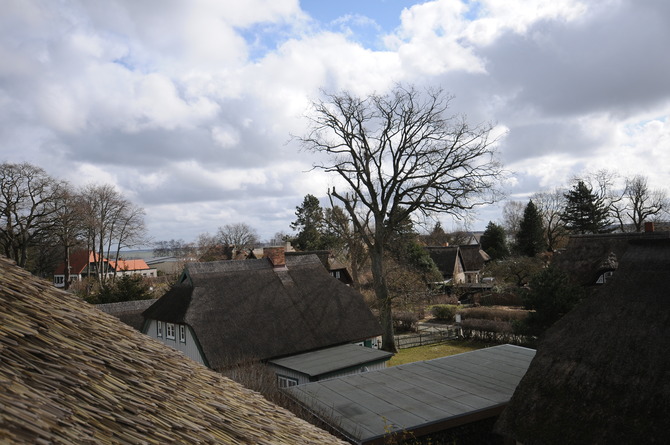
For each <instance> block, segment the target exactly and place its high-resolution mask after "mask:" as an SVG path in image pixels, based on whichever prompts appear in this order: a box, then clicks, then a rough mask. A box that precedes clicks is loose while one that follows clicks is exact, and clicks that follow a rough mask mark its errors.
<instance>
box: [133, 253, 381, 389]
mask: <svg viewBox="0 0 670 445" xmlns="http://www.w3.org/2000/svg"><path fill="white" fill-rule="evenodd" d="M265 252H266V255H267V257H265V258H260V259H252V260H240V261H216V262H210V263H189V264H187V265H186V267H185V269H184V272H183V274H182V276H181V278H180V279H179V283H178V284H177V285H176V286H174V287H173V288H172V289H171V290H169V291H168V292H167V293H166V294H165V295H163V296H162V297H161V298H160V299H158V300H157V301H156V302H155V303H154V304H153V305H152V306H151V307H149V308H148V309H147V310H146V311H145V312H144V313H143V315H144V317H145V319H146V322H145V326H144V329H143V332H145V333H146V334H147V335H149V336H151V337H153V338H155V339H157V340H159V341H161V342H163V343H165V344H167V345H169V346H172V347H174V348H176V349H178V350H180V351H182V352H184V353H185V354H186V355H187V356H189V357H190V358H192V359H193V360H195V361H197V362H199V363H202V364H205V365H206V366H208V367H210V368H212V369H214V370H217V371H225V370H226V369H228V368H230V367H231V366H233V365H235V364H239V363H244V362H246V361H261V362H265V363H267V362H268V361H271V360H276V359H281V358H285V357H289V356H295V355H299V354H304V353H309V352H313V351H319V350H323V349H325V348H331V347H338V346H341V345H347V344H359V345H361V346H368V348H360V350H356V351H352V350H349V352H348V354H350V355H351V354H353V355H355V356H357V358H356V360H360V354H363V355H365V356H367V357H368V360H367V362H369V364H366V361H365V360H363V361H362V362H360V363H356V364H355V366H353V365H352V368H351V372H360V371H361V370H363V369H364V368H365V367H366V366H368V368H370V367H376V366H378V365H379V361H380V355H379V352H380V351H376V348H377V346H378V343H379V341H380V336H381V332H382V330H381V327H380V325H379V322H378V321H377V320H376V318H375V317H374V315H373V314H372V312H371V311H370V309H369V308H368V307H367V305H366V304H365V302H364V300H363V297H362V295H361V294H360V293H359V292H358V291H356V290H355V289H353V288H351V287H349V286H347V285H345V284H344V283H342V282H341V281H339V280H337V279H335V278H334V277H332V276H331V275H330V274H329V273H328V271H327V270H326V269H325V267H323V264H322V263H321V261H320V260H319V259H318V258H317V257H316V256H315V255H296V256H286V255H285V252H284V249H283V248H266V249H265ZM303 359H304V360H306V363H307V361H309V360H310V359H311V357H309V356H303ZM387 359H388V358H386V359H384V360H383V361H384V362H385V361H386V360H387ZM343 360H344V359H343ZM294 365H295V364H294ZM331 365H332V366H331V367H330V368H328V369H323V370H322V371H323V372H322V374H323V375H327V374H331V373H334V372H337V371H338V370H339V369H341V368H340V365H339V364H338V363H333V362H331ZM277 366H282V365H281V363H278V364H277ZM304 366H307V365H306V364H305V365H304ZM302 367H303V365H298V368H297V369H295V371H299V369H301V368H302ZM284 368H285V369H287V367H284ZM311 378H313V379H319V378H320V377H319V376H318V375H317V376H314V375H311ZM277 379H278V380H277V381H278V384H279V385H282V386H291V385H294V384H297V383H298V382H299V381H300V378H299V377H296V376H294V375H292V374H291V373H286V372H285V373H284V374H281V373H278V375H277Z"/></svg>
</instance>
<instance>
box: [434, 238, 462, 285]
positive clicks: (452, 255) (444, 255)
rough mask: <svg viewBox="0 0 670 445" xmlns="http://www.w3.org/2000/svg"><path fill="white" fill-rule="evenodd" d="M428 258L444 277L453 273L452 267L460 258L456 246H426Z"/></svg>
mask: <svg viewBox="0 0 670 445" xmlns="http://www.w3.org/2000/svg"><path fill="white" fill-rule="evenodd" d="M426 249H427V250H428V253H429V254H430V258H431V259H432V260H433V262H434V263H435V265H436V266H437V268H438V270H439V271H440V272H442V275H444V277H445V278H451V277H453V275H454V269H455V267H456V264H457V262H458V261H459V260H462V258H461V255H460V251H459V249H458V246H448V247H426Z"/></svg>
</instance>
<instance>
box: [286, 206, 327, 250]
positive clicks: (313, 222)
mask: <svg viewBox="0 0 670 445" xmlns="http://www.w3.org/2000/svg"><path fill="white" fill-rule="evenodd" d="M295 216H296V217H297V219H296V220H295V221H294V222H292V223H291V228H292V229H293V230H298V234H297V235H296V236H295V237H294V238H293V239H292V240H291V241H292V244H293V247H295V248H296V249H298V250H302V251H309V250H325V249H330V248H331V247H332V246H333V245H334V244H335V243H336V242H337V240H336V239H335V238H334V237H333V236H332V235H331V234H330V233H329V232H328V231H327V230H326V223H325V219H324V215H323V209H322V208H321V204H319V199H318V198H317V197H316V196H314V195H309V194H308V195H306V196H305V199H304V200H303V202H302V205H300V206H298V207H296V211H295Z"/></svg>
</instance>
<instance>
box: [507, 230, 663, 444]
mask: <svg viewBox="0 0 670 445" xmlns="http://www.w3.org/2000/svg"><path fill="white" fill-rule="evenodd" d="M669 277H670V240H668V239H657V240H648V241H642V240H641V241H631V244H630V246H628V248H627V249H626V253H625V254H624V255H623V257H621V259H620V263H619V269H618V270H617V272H616V274H615V275H614V276H613V277H612V279H611V281H609V282H608V283H607V284H605V285H604V286H602V287H601V288H599V289H598V290H597V292H596V293H595V294H594V295H592V296H591V297H589V298H587V299H586V300H585V301H583V302H582V303H581V304H580V305H578V306H577V307H576V308H575V309H573V310H572V311H571V312H569V313H568V314H567V315H566V316H565V317H563V318H562V319H561V320H559V321H558V322H557V323H556V324H555V325H554V326H553V327H552V328H550V330H548V331H547V333H546V337H545V339H544V341H542V342H541V343H540V344H539V346H538V351H537V355H536V356H535V359H534V360H533V362H532V363H531V365H530V368H529V369H528V373H527V374H526V376H525V377H524V378H523V380H522V381H521V383H520V384H519V387H518V389H517V391H516V392H515V394H514V397H513V398H512V401H511V403H510V405H509V407H508V409H507V410H506V411H505V412H504V413H503V415H502V416H501V418H500V420H499V422H498V428H499V430H500V431H501V432H503V433H505V434H506V435H508V436H509V437H512V438H515V439H516V440H518V441H520V442H522V443H524V444H526V445H532V444H559V443H560V444H564V443H571V444H580V443H584V444H611V443H659V444H660V443H670V429H668V419H670V353H668V351H669V350H670V294H669V292H668V278H669Z"/></svg>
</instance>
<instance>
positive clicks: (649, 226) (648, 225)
mask: <svg viewBox="0 0 670 445" xmlns="http://www.w3.org/2000/svg"><path fill="white" fill-rule="evenodd" d="M644 231H645V232H647V233H649V232H653V231H654V222H653V221H647V222H646V223H644Z"/></svg>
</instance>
